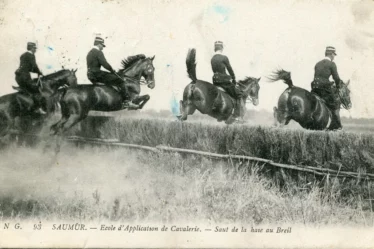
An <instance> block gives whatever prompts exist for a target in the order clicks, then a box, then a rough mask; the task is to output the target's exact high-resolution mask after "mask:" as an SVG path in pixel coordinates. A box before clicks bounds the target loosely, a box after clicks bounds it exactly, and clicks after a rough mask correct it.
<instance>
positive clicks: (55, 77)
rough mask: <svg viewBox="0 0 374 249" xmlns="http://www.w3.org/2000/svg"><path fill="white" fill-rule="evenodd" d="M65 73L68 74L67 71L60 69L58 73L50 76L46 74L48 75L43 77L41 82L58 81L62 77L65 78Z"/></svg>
mask: <svg viewBox="0 0 374 249" xmlns="http://www.w3.org/2000/svg"><path fill="white" fill-rule="evenodd" d="M66 72H69V70H67V69H62V70H60V71H58V72H55V73H51V74H48V75H46V76H44V77H43V80H60V79H62V78H63V77H65V76H66Z"/></svg>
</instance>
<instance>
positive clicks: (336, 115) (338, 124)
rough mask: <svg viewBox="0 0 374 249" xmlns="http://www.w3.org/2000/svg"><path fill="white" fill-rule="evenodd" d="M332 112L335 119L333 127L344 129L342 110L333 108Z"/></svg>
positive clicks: (334, 128)
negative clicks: (341, 117)
mask: <svg viewBox="0 0 374 249" xmlns="http://www.w3.org/2000/svg"><path fill="white" fill-rule="evenodd" d="M331 114H332V121H333V124H334V126H333V127H332V129H333V130H341V129H343V126H342V122H341V120H340V110H339V109H337V110H333V111H332V112H331Z"/></svg>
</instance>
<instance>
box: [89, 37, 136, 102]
mask: <svg viewBox="0 0 374 249" xmlns="http://www.w3.org/2000/svg"><path fill="white" fill-rule="evenodd" d="M104 47H105V44H104V39H102V38H100V37H96V38H95V42H94V47H93V48H92V49H91V50H90V52H88V54H87V57H86V59H87V78H88V79H89V80H90V81H91V82H92V83H93V84H97V83H99V82H101V83H104V84H106V85H111V86H113V85H114V86H120V85H121V84H122V82H123V79H121V78H120V77H119V76H117V75H116V72H115V71H114V69H113V68H112V66H111V65H110V64H109V63H108V62H107V61H106V59H105V56H104V53H103V52H102V50H103V49H104ZM101 66H103V67H104V68H105V69H106V70H108V71H109V72H110V73H109V72H105V71H101V70H100V68H101ZM121 94H122V97H123V100H124V104H123V107H124V108H125V107H130V108H137V107H139V106H138V105H136V104H134V103H132V102H131V100H130V97H129V94H128V90H127V88H126V87H125V89H124V88H121Z"/></svg>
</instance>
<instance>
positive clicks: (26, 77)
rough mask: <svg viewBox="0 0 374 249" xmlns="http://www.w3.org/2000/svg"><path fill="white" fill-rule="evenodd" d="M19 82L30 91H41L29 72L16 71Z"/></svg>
mask: <svg viewBox="0 0 374 249" xmlns="http://www.w3.org/2000/svg"><path fill="white" fill-rule="evenodd" d="M16 82H17V84H18V85H19V86H20V87H21V88H23V89H25V90H26V91H28V92H30V93H39V89H38V85H37V82H35V81H34V80H32V79H31V75H30V73H29V72H19V71H16Z"/></svg>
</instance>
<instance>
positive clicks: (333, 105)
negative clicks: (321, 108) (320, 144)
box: [312, 46, 342, 129]
mask: <svg viewBox="0 0 374 249" xmlns="http://www.w3.org/2000/svg"><path fill="white" fill-rule="evenodd" d="M335 56H336V50H335V48H334V47H331V46H329V47H327V48H326V51H325V58H324V59H323V60H321V61H319V62H318V63H317V64H316V65H315V67H314V80H313V82H312V93H315V94H316V95H318V96H320V97H321V98H322V99H323V100H325V102H326V105H327V107H328V108H329V109H330V110H331V112H332V116H333V117H332V124H331V127H332V129H341V128H342V124H341V121H340V115H339V112H340V99H339V96H338V94H337V89H338V88H339V87H340V83H341V82H342V81H341V79H340V77H339V74H338V70H337V67H336V64H335V62H334V58H335ZM330 76H332V78H333V79H334V82H335V84H334V82H330V80H329V78H330Z"/></svg>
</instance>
